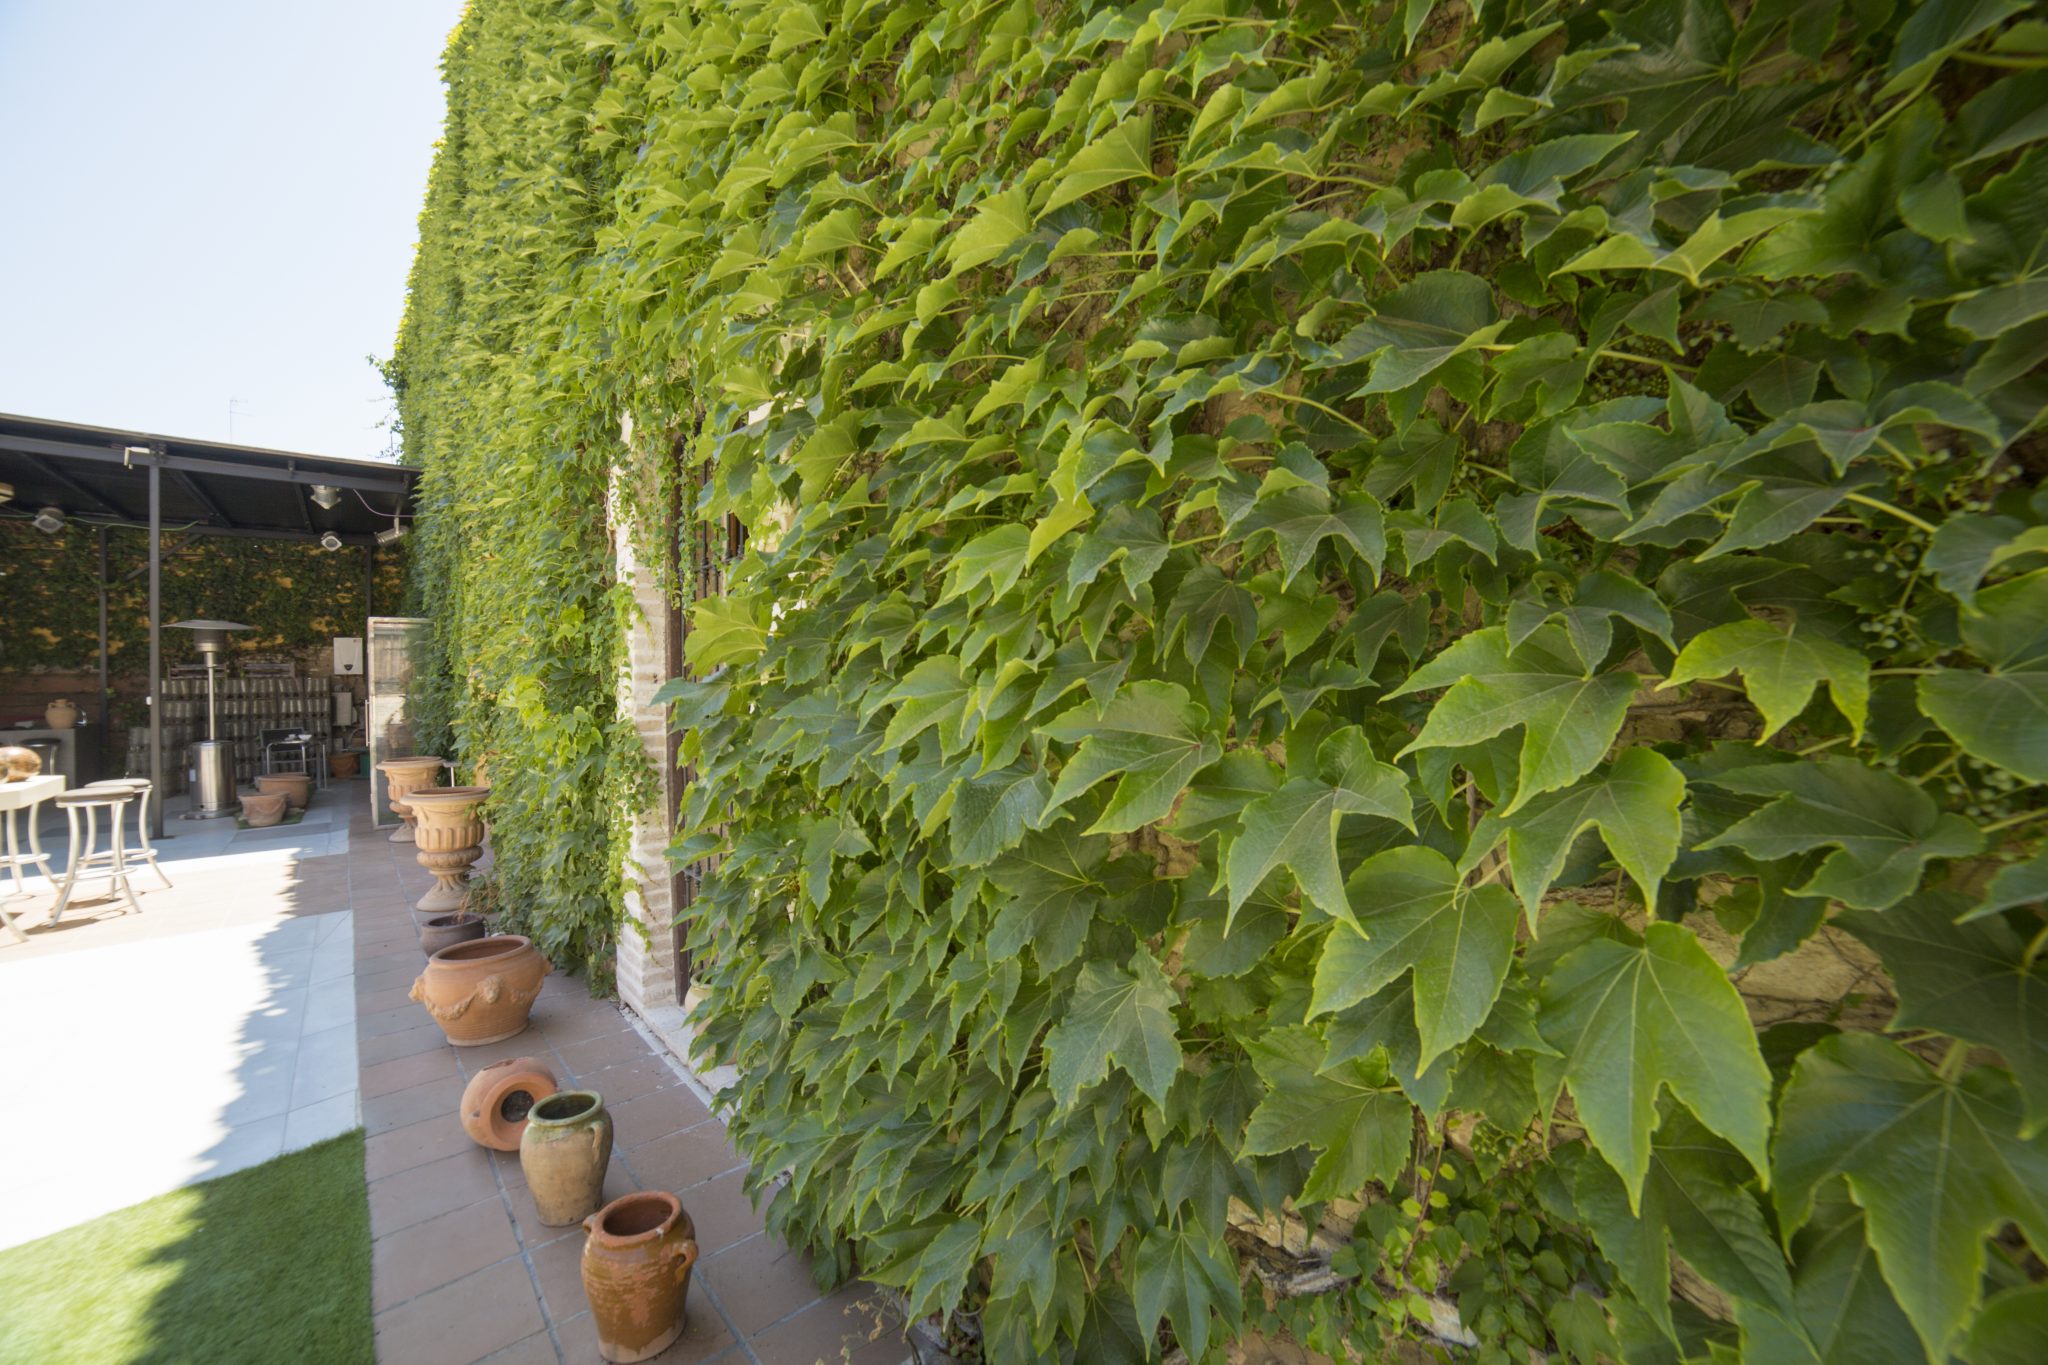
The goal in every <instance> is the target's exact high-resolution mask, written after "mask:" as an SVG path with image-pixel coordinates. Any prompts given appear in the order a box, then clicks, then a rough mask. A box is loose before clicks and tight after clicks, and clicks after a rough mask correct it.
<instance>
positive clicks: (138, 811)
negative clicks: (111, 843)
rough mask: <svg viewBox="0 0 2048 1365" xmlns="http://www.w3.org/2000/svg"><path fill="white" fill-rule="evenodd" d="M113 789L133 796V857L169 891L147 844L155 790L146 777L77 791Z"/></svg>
mask: <svg viewBox="0 0 2048 1365" xmlns="http://www.w3.org/2000/svg"><path fill="white" fill-rule="evenodd" d="M114 787H125V788H126V789H127V790H129V791H130V792H133V793H134V794H135V842H136V844H137V845H138V847H137V848H136V850H135V853H134V856H135V857H136V858H138V859H140V860H141V861H143V862H146V863H148V864H149V870H150V871H151V872H154V873H156V875H157V878H158V880H160V881H162V882H163V884H164V890H166V891H168V890H170V889H171V879H170V878H169V877H167V876H165V875H164V870H163V868H161V867H159V866H158V865H157V861H156V848H155V846H154V845H153V844H151V843H150V842H149V800H150V798H151V797H152V796H154V795H155V794H156V788H155V787H153V786H152V785H150V781H149V779H148V778H146V777H109V778H106V779H105V780H103V781H99V782H88V783H86V784H85V785H84V786H83V787H80V788H79V790H80V791H99V790H102V789H107V788H114Z"/></svg>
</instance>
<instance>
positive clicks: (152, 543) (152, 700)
mask: <svg viewBox="0 0 2048 1365" xmlns="http://www.w3.org/2000/svg"><path fill="white" fill-rule="evenodd" d="M157 461H158V457H156V456H152V457H151V458H150V461H149V781H150V786H151V787H152V788H153V789H154V791H155V793H156V800H155V801H154V802H152V803H151V804H150V808H149V809H150V813H149V823H150V837H151V838H153V839H161V838H163V837H164V698H163V691H164V641H163V633H164V630H163V626H164V603H163V577H164V471H163V467H162V466H161V465H160V464H159V463H158V462H157Z"/></svg>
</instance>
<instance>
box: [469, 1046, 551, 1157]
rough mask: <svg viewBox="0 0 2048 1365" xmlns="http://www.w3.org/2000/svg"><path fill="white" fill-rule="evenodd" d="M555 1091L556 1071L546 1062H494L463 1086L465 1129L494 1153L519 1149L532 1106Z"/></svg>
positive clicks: (517, 1059) (516, 1059)
mask: <svg viewBox="0 0 2048 1365" xmlns="http://www.w3.org/2000/svg"><path fill="white" fill-rule="evenodd" d="M554 1093H555V1073H554V1072H553V1071H551V1070H549V1069H548V1066H547V1064H546V1063H545V1062H542V1061H540V1060H538V1059H536V1058H533V1057H513V1058H511V1059H510V1060H508V1061H503V1062H492V1063H491V1064H490V1065H489V1066H487V1067H485V1068H484V1069H483V1070H481V1071H479V1072H477V1073H476V1075H474V1076H471V1077H470V1078H469V1084H468V1085H466V1086H464V1087H463V1088H462V1109H461V1115H462V1131H463V1132H465V1133H468V1134H469V1135H470V1137H471V1138H472V1139H474V1140H475V1141H476V1143H477V1144H478V1145H479V1146H483V1147H489V1148H490V1149H491V1150H492V1151H494V1152H516V1151H518V1150H519V1139H520V1137H521V1136H522V1135H523V1134H524V1133H525V1132H526V1121H527V1116H528V1115H529V1114H531V1113H532V1112H533V1106H534V1105H536V1104H538V1103H540V1102H541V1101H542V1100H544V1099H546V1098H547V1097H548V1096H550V1095H552V1094H554Z"/></svg>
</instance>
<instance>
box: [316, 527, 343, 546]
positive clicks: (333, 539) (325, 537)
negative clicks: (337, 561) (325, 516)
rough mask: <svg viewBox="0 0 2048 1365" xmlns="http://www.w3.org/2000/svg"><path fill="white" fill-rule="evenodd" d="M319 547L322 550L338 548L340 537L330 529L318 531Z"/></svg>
mask: <svg viewBox="0 0 2048 1365" xmlns="http://www.w3.org/2000/svg"><path fill="white" fill-rule="evenodd" d="M320 548H321V549H323V550H339V549H340V548H341V537H340V536H338V535H336V534H334V532H332V531H322V532H321V533H320Z"/></svg>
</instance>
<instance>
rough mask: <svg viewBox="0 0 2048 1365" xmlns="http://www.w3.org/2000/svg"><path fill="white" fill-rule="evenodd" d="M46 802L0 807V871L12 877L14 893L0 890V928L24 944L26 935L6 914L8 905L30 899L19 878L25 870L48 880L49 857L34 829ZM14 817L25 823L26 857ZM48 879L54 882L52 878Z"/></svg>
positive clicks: (35, 800) (46, 798) (39, 801)
mask: <svg viewBox="0 0 2048 1365" xmlns="http://www.w3.org/2000/svg"><path fill="white" fill-rule="evenodd" d="M48 799H49V798H48V797H39V798H37V799H34V800H31V801H29V802H28V803H27V804H25V805H13V804H9V805H7V806H0V871H5V872H11V873H13V874H14V889H13V890H12V891H6V890H0V924H4V925H6V926H7V931H8V932H9V933H11V934H13V935H14V936H15V937H16V938H18V939H20V940H21V941H22V942H23V943H26V942H28V935H27V934H24V933H23V932H22V931H21V928H20V926H19V925H17V924H15V922H14V916H12V915H10V914H8V913H7V902H9V901H13V900H27V899H29V890H28V883H27V882H26V881H25V880H23V878H22V875H21V870H22V869H23V868H24V867H28V868H35V869H38V870H39V871H40V872H41V873H42V875H43V876H45V877H50V876H51V873H50V855H49V854H47V853H45V852H43V839H42V835H41V834H40V833H39V832H38V830H37V828H36V824H37V822H36V817H37V816H38V815H40V814H41V813H42V805H43V802H44V801H47V800H48ZM17 815H19V816H25V817H26V818H27V821H28V852H26V853H23V852H22V851H21V833H20V825H19V824H18V823H17V821H16V820H15V817H16V816H17ZM51 879H52V880H53V881H54V880H55V878H54V877H52V878H51Z"/></svg>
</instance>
